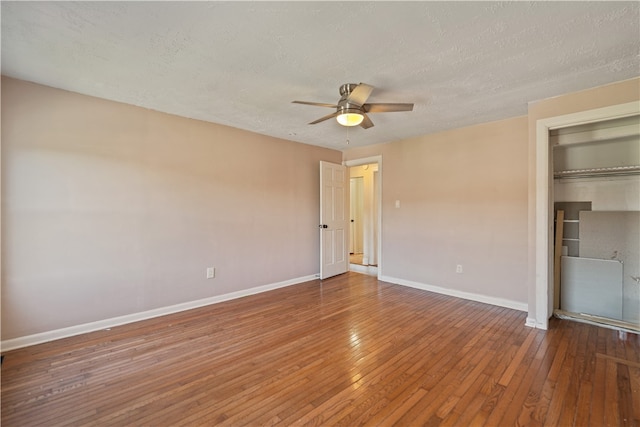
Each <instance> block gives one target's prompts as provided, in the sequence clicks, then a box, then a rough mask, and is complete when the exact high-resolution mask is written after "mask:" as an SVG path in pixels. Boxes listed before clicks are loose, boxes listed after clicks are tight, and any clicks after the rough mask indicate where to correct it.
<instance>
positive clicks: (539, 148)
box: [528, 101, 640, 329]
mask: <svg viewBox="0 0 640 427" xmlns="http://www.w3.org/2000/svg"><path fill="white" fill-rule="evenodd" d="M639 113H640V101H634V102H629V103H626V104H619V105H612V106H610V107H604V108H597V109H595V110H588V111H581V112H578V113H572V114H566V115H563V116H557V117H549V118H546V119H540V120H538V121H537V122H536V217H535V225H536V228H535V230H536V233H535V291H536V292H535V295H536V312H535V325H531V324H530V323H529V322H528V324H529V326H535V327H536V328H539V329H547V328H548V326H549V318H550V317H551V315H552V314H553V250H552V247H551V246H550V245H551V242H553V238H552V235H553V220H552V217H553V203H552V200H553V185H552V184H553V177H552V176H551V169H552V168H551V167H550V165H551V161H552V157H551V151H550V149H549V131H550V130H552V129H559V128H564V127H569V126H576V125H581V124H585V123H591V122H599V121H602V120H609V119H616V118H620V117H626V116H632V115H636V114H639Z"/></svg>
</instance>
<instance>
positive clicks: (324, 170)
mask: <svg viewBox="0 0 640 427" xmlns="http://www.w3.org/2000/svg"><path fill="white" fill-rule="evenodd" d="M347 201H348V187H347V168H346V166H342V165H338V164H335V163H329V162H322V161H321V162H320V279H325V278H327V277H331V276H336V275H338V274H341V273H346V272H347V268H348V263H349V256H348V249H349V245H348V240H349V234H348V233H349V220H348V212H349V209H348V205H347Z"/></svg>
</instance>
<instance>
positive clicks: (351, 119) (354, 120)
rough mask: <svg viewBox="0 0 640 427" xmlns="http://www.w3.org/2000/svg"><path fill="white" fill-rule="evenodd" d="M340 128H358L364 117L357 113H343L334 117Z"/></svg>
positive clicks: (356, 111) (355, 111)
mask: <svg viewBox="0 0 640 427" xmlns="http://www.w3.org/2000/svg"><path fill="white" fill-rule="evenodd" d="M336 120H337V121H338V123H340V124H341V125H342V126H358V125H359V124H360V123H362V121H363V120H364V116H363V115H362V114H361V113H360V112H359V111H358V110H354V111H348V110H347V111H345V112H343V113H342V114H340V115H338V116H337V117H336Z"/></svg>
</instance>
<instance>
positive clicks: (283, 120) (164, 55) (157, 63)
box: [1, 1, 640, 149]
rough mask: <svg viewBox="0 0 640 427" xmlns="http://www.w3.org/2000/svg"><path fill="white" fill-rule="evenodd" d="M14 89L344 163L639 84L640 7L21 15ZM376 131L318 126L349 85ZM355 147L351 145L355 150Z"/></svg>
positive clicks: (9, 69)
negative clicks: (205, 125) (587, 93)
mask: <svg viewBox="0 0 640 427" xmlns="http://www.w3.org/2000/svg"><path fill="white" fill-rule="evenodd" d="M1 7H2V9H1V13H2V74H4V75H7V76H10V77H15V78H18V79H23V80H28V81H33V82H37V83H41V84H44V85H48V86H53V87H56V88H61V89H66V90H70V91H74V92H79V93H83V94H87V95H92V96H97V97H100V98H106V99H111V100H115V101H120V102H124V103H128V104H133V105H138V106H141V107H145V108H150V109H153V110H159V111H164V112H167V113H172V114H177V115H180V116H185V117H190V118H194V119H200V120H205V121H210V122H215V123H220V124H224V125H229V126H233V127H237V128H241V129H246V130H249V131H253V132H258V133H261V134H265V135H271V136H275V137H279V138H285V139H290V140H294V141H299V142H304V143H308V144H315V145H320V146H325V147H331V148H336V149H345V148H348V147H355V146H361V145H366V144H374V143H380V142H389V141H395V140H399V139H404V138H407V137H412V136H416V135H423V134H428V133H433V132H437V131H441V130H445V129H450V128H456V127H461V126H466V125H471V124H475V123H481V122H487V121H492V120H498V119H502V118H507V117H514V116H519V115H524V114H526V113H527V103H528V102H529V101H535V100H538V99H543V98H548V97H552V96H556V95H560V94H563V93H567V92H572V91H576V90H581V89H585V88H589V87H594V86H599V85H603V84H606V83H610V82H614V81H619V80H624V79H628V78H632V77H636V76H638V75H640V57H639V43H640V15H639V7H640V2H637V1H633V2H609V1H605V2H73V3H72V2H48V1H46V2H7V1H3V2H2V5H1ZM359 82H365V83H368V84H370V85H373V86H375V87H376V89H375V90H374V92H373V93H372V95H371V98H370V102H413V103H415V107H414V111H412V112H403V113H384V114H371V116H370V117H371V119H372V120H373V122H374V124H375V126H374V127H373V128H370V129H367V130H365V129H362V128H360V127H357V128H351V129H350V130H349V132H348V135H347V129H346V128H344V127H341V126H340V125H338V124H337V123H336V122H335V120H329V121H326V122H323V123H320V124H317V125H307V123H308V122H310V121H312V120H314V119H316V118H319V117H321V116H324V115H326V114H329V113H331V110H330V109H328V108H322V107H312V106H307V105H298V104H292V103H291V101H293V100H303V101H317V102H326V103H335V102H337V101H338V99H339V97H340V96H339V93H338V88H339V86H340V85H341V84H343V83H359ZM347 137H348V139H349V141H350V145H347V142H346V140H347Z"/></svg>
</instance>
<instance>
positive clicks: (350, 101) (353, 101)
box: [293, 83, 413, 129]
mask: <svg viewBox="0 0 640 427" xmlns="http://www.w3.org/2000/svg"><path fill="white" fill-rule="evenodd" d="M371 91H373V86H370V85H368V84H366V83H360V84H355V83H346V84H343V85H342V86H340V100H339V101H338V103H337V104H323V103H320V102H307V101H293V103H294V104H306V105H315V106H318V107H329V108H335V109H336V111H335V112H334V113H331V114H328V115H326V116H324V117H321V118H319V119H318V120H314V121H312V122H311V123H309V124H310V125H315V124H316V123H320V122H323V121H325V120H329V119H330V118H332V117H335V118H336V120H337V121H338V123H340V124H341V125H343V126H358V125H360V126H361V127H363V128H364V129H368V128H370V127H372V126H373V122H372V121H371V119H370V118H369V116H367V113H390V112H393V111H412V110H413V104H388V103H385V104H382V103H369V104H367V99H368V98H369V95H371Z"/></svg>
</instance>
